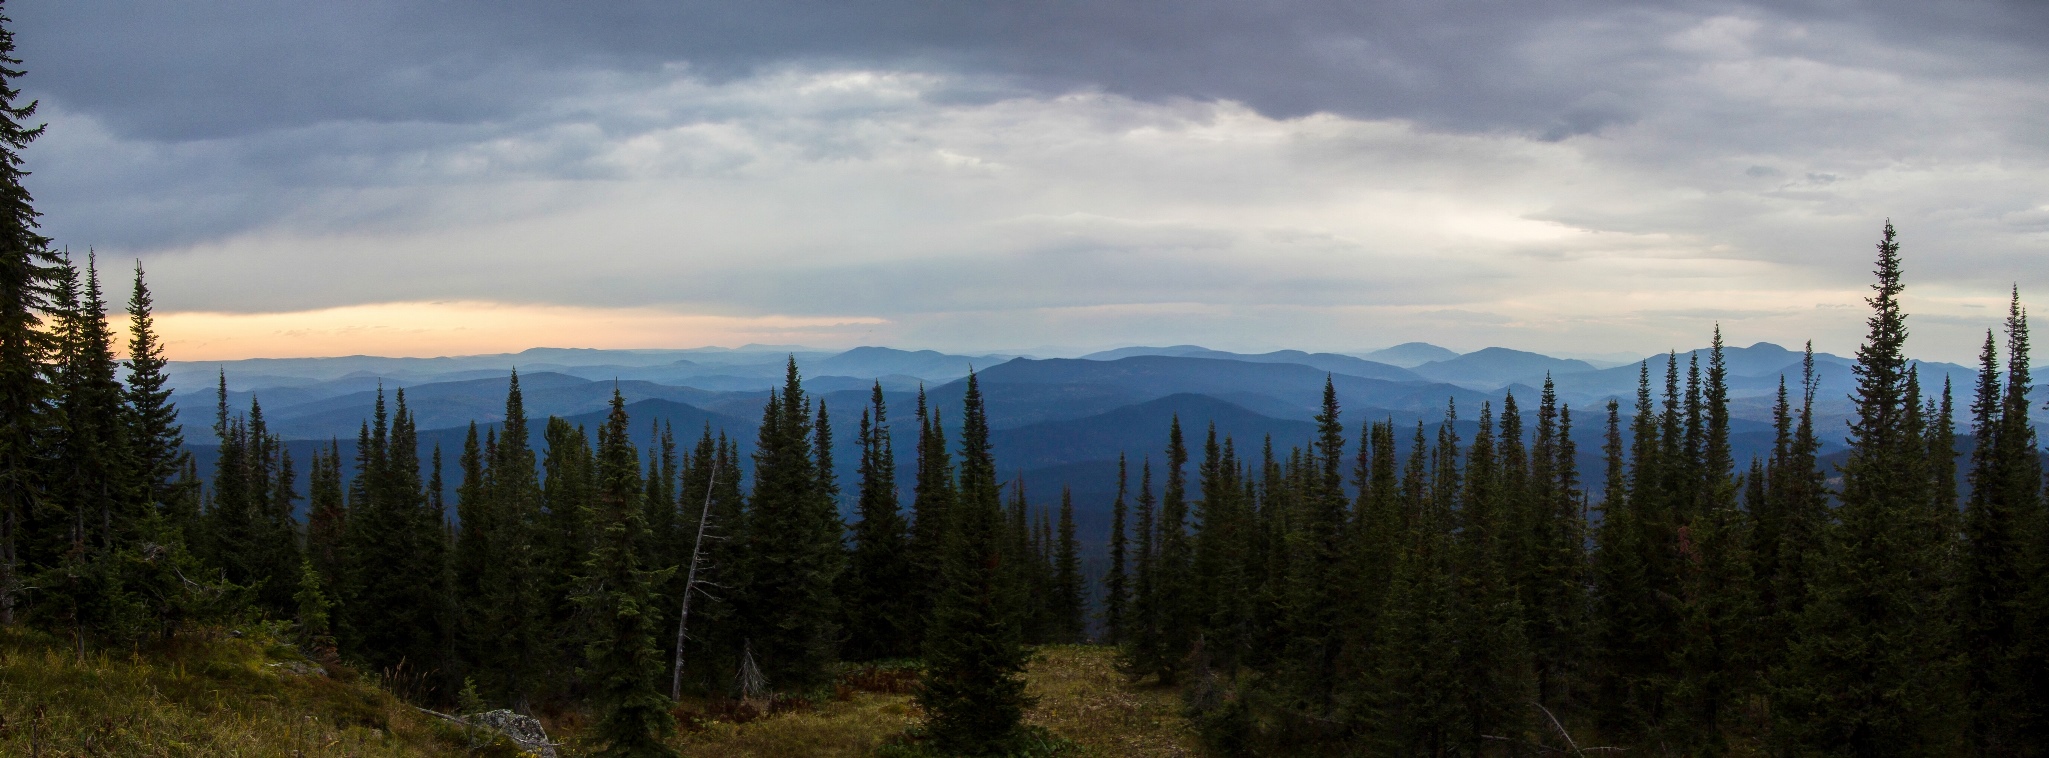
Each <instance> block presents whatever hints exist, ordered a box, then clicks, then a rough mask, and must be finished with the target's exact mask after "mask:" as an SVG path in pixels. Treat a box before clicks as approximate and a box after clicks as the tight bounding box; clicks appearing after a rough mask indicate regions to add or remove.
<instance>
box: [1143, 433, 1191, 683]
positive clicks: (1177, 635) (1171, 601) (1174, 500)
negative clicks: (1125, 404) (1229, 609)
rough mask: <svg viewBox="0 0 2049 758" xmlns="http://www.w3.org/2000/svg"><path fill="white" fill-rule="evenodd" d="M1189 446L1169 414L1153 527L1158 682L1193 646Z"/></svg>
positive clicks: (1173, 673)
mask: <svg viewBox="0 0 2049 758" xmlns="http://www.w3.org/2000/svg"><path fill="white" fill-rule="evenodd" d="M1187 467H1188V447H1187V445H1186V444H1185V443H1184V441H1183V439H1182V435H1181V418H1180V417H1179V416H1178V415H1177V416H1175V417H1174V418H1173V421H1172V425H1171V426H1170V427H1168V431H1167V483H1166V486H1165V487H1163V488H1162V489H1161V493H1160V509H1159V515H1158V517H1157V519H1158V522H1157V524H1156V526H1155V527H1154V530H1155V531H1156V532H1157V533H1158V536H1157V537H1156V538H1155V539H1156V540H1157V541H1156V542H1155V548H1154V549H1155V550H1156V552H1157V553H1158V555H1157V556H1156V557H1155V558H1154V562H1153V582H1152V584H1153V595H1154V602H1155V604H1156V606H1157V609H1156V611H1155V613H1157V614H1158V618H1159V621H1158V630H1157V632H1155V633H1156V634H1158V635H1159V638H1160V642H1159V644H1160V657H1159V658H1158V659H1156V660H1154V662H1153V674H1154V675H1155V676H1158V677H1159V680H1160V683H1161V684H1172V683H1174V680H1175V678H1176V677H1178V676H1180V674H1181V662H1182V659H1183V657H1184V656H1186V655H1187V653H1188V649H1189V646H1190V645H1193V644H1194V641H1195V640H1194V633H1195V625H1196V623H1197V621H1198V620H1197V618H1196V609H1195V587H1194V586H1193V582H1192V579H1193V577H1192V571H1193V563H1194V558H1195V549H1194V545H1193V544H1191V541H1190V540H1189V535H1188V474H1187Z"/></svg>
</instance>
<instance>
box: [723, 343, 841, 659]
mask: <svg viewBox="0 0 2049 758" xmlns="http://www.w3.org/2000/svg"><path fill="white" fill-rule="evenodd" d="M811 406H812V403H811V401H810V399H809V396H808V395H806V394H805V392H804V387H803V383H802V380H801V379H800V378H799V376H798V374H797V361H796V359H794V358H792V359H791V360H790V361H789V365H788V368H787V370H786V372H785V378H784V383H783V387H782V390H781V391H780V392H778V393H775V394H773V395H771V396H770V398H769V401H768V405H767V407H766V408H765V409H764V410H763V411H762V423H761V432H760V441H759V442H758V443H756V446H755V452H754V496H753V501H752V503H751V507H750V508H749V510H748V524H747V530H746V534H747V536H746V539H747V547H746V560H747V561H748V562H749V564H750V565H749V567H748V569H747V573H748V577H749V584H748V586H747V588H746V589H745V590H744V595H745V600H744V607H745V608H746V609H747V610H746V613H747V614H748V616H749V622H748V625H747V626H748V629H749V630H750V633H751V634H752V640H753V650H754V656H755V659H756V660H757V661H758V662H759V665H760V667H761V671H762V673H763V674H764V675H765V676H766V677H767V679H768V682H769V686H771V687H776V688H788V689H798V688H803V687H808V686H811V685H814V684H817V683H820V682H823V681H825V678H826V676H827V672H826V665H827V664H829V663H831V662H832V661H833V659H834V657H835V650H834V641H835V639H836V637H837V636H838V629H837V624H836V623H835V622H836V619H837V618H838V616H839V606H838V604H837V598H835V597H834V595H833V587H834V585H835V584H836V583H837V582H838V580H839V574H840V571H841V561H842V557H841V546H840V545H841V536H842V533H843V532H844V531H845V528H844V526H842V524H841V523H840V519H839V510H838V508H837V507H836V506H835V505H834V504H833V500H832V493H831V492H830V490H829V489H828V486H829V483H830V478H829V475H827V474H825V473H823V472H821V471H820V470H819V468H820V467H819V462H820V461H819V458H818V456H817V452H816V450H815V447H814V445H815V440H814V436H813V435H814V430H815V429H816V426H815V425H814V424H815V422H814V418H813V416H812V411H811Z"/></svg>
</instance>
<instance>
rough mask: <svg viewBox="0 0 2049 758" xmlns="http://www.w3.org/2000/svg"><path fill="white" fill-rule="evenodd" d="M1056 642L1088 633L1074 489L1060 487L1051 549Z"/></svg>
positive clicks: (1070, 642) (1075, 640)
mask: <svg viewBox="0 0 2049 758" xmlns="http://www.w3.org/2000/svg"><path fill="white" fill-rule="evenodd" d="M1053 556H1054V557H1053V570H1054V573H1053V616H1054V620H1055V624H1054V630H1055V631H1056V633H1057V634H1056V636H1055V641H1057V642H1059V643H1061V644H1066V645H1073V644H1076V643H1079V642H1081V641H1082V639H1083V637H1084V635H1085V633H1086V632H1087V628H1088V624H1087V618H1088V615H1087V614H1088V601H1087V599H1086V598H1085V597H1084V596H1083V595H1082V575H1081V546H1080V545H1079V544H1078V543H1076V542H1075V537H1074V492H1072V491H1071V490H1068V489H1067V488H1065V487H1063V488H1061V490H1060V527H1059V537H1058V542H1057V543H1056V544H1055V547H1054V548H1053Z"/></svg>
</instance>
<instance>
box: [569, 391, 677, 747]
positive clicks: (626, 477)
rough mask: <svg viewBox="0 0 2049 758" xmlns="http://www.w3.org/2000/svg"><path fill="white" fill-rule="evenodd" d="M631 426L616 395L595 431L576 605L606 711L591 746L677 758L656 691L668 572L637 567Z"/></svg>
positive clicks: (639, 514)
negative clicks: (588, 527) (662, 587)
mask: <svg viewBox="0 0 2049 758" xmlns="http://www.w3.org/2000/svg"><path fill="white" fill-rule="evenodd" d="M627 424H628V420H627V417H626V398H625V397H624V396H623V395H621V394H619V391H618V389H616V388H614V389H613V390H612V411H611V414H610V415H609V416H607V417H606V420H605V426H604V427H603V428H601V429H600V430H599V431H598V452H597V487H596V489H595V493H594V494H595V497H594V498H593V500H592V503H591V517H592V520H591V524H592V526H593V527H594V534H593V535H592V536H593V540H592V545H591V552H590V557H589V559H588V560H587V562H586V563H585V567H584V570H585V571H586V572H587V573H586V575H587V576H589V577H590V578H591V579H592V581H591V583H590V584H589V585H588V587H589V589H588V591H587V592H586V594H584V595H582V596H580V597H579V598H578V600H579V602H580V603H581V604H582V605H583V607H584V610H585V611H586V612H588V613H589V614H590V615H591V617H592V625H591V636H590V637H589V642H588V643H587V644H586V645H585V646H584V656H585V657H586V658H587V659H588V660H589V661H590V663H589V668H588V670H587V676H588V678H589V680H590V682H591V687H592V694H593V696H594V699H595V700H596V701H597V703H598V705H599V707H600V708H602V709H603V710H602V713H603V715H601V716H600V717H599V718H598V722H597V723H596V724H595V725H593V726H592V727H591V730H590V734H589V736H588V739H589V740H590V742H591V743H593V744H594V745H595V746H596V748H597V749H596V750H595V751H594V753H593V754H594V755H599V756H619V757H620V758H626V757H629V756H631V757H633V758H639V757H641V756H673V755H675V754H676V753H675V751H674V750H671V749H669V747H668V746H667V745H666V744H665V743H664V740H665V739H666V738H667V737H668V735H669V734H670V733H671V732H673V731H675V720H674V719H672V718H671V717H670V716H669V714H668V708H669V700H668V698H666V697H663V696H662V693H661V690H660V689H658V688H657V685H656V678H657V676H658V675H659V673H660V671H661V670H662V661H661V651H660V648H659V647H657V645H656V643H655V634H656V633H657V630H656V628H655V621H656V618H657V615H656V613H655V608H654V602H655V598H654V597H653V592H652V589H653V586H654V585H655V584H657V583H659V582H660V581H661V580H662V579H663V578H664V577H665V576H666V574H667V573H668V572H669V570H667V569H663V570H659V571H651V570H649V569H647V568H645V567H644V566H643V565H642V563H641V561H640V555H641V553H642V551H643V545H642V543H644V542H646V541H647V539H648V537H649V535H648V530H647V516H646V512H645V510H644V506H643V504H642V503H641V498H643V497H644V496H645V492H644V491H643V490H642V488H643V486H644V483H643V482H642V481H641V478H640V454H639V452H637V451H636V450H634V448H633V442H632V440H630V439H628V435H629V434H630V433H631V430H630V429H629V427H628V425H627Z"/></svg>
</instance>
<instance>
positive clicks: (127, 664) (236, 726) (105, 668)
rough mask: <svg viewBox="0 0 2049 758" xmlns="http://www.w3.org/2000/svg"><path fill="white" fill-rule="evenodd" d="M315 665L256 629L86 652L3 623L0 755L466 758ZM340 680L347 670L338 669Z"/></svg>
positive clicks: (407, 711)
mask: <svg viewBox="0 0 2049 758" xmlns="http://www.w3.org/2000/svg"><path fill="white" fill-rule="evenodd" d="M292 669H298V670H299V671H312V670H317V669H318V667H317V665H315V664H312V663H310V662H308V661H306V660H305V659H304V658H302V657H300V656H299V655H298V654H297V653H296V652H294V651H293V650H292V649H291V648H290V647H289V646H284V645H279V644H276V643H275V642H274V641H273V640H272V638H271V637H270V636H269V635H267V634H265V633H263V632H262V631H261V630H251V631H250V632H249V633H247V634H245V635H244V636H243V637H241V638H236V637H233V636H230V635H229V634H228V630H209V631H206V632H202V633H196V634H192V635H186V636H181V637H180V639H178V640H176V641H174V642H173V643H171V644H169V645H166V646H164V647H162V648H159V649H154V650H147V651H144V650H133V651H122V652H114V651H106V650H99V651H94V650H87V651H85V653H84V654H83V655H81V654H80V653H79V651H78V649H77V648H76V647H74V646H72V645H71V644H68V641H67V640H62V639H57V638H53V637H50V636H47V635H43V634H40V633H36V632H30V631H25V630H21V629H18V628H14V629H0V755H23V756H26V755H40V756H52V757H54V756H102V755H104V756H399V755H404V756H442V755H448V756H453V755H463V754H466V753H467V752H468V751H467V750H465V749H461V748H458V747H457V746H456V745H455V744H454V743H453V742H452V741H451V739H450V734H449V730H448V729H446V728H443V727H441V726H439V725H438V724H436V723H433V722H432V720H431V719H430V718H429V717H426V716H425V715H423V714H421V713H419V712H418V711H415V710H413V709H412V708H410V707H407V706H406V705H405V704H404V703H401V702H399V700H398V698H396V697H393V696H392V695H390V694H389V693H387V692H385V691H384V690H381V689H379V688H377V687H375V686H372V685H371V684H369V683H367V682H360V681H345V680H342V679H337V678H331V677H328V676H321V675H309V674H300V673H293V671H292ZM338 673H341V674H343V675H346V673H347V672H345V671H341V672H338Z"/></svg>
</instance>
